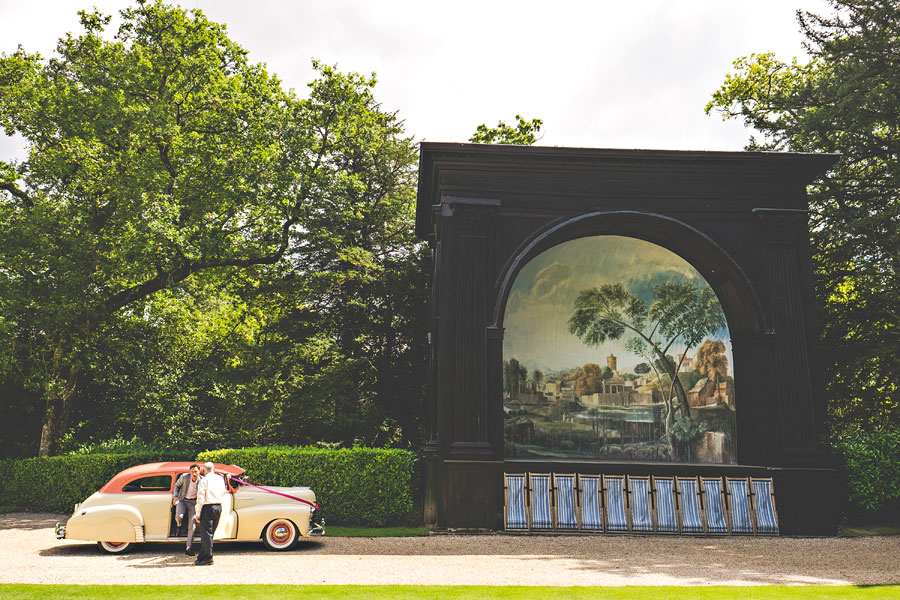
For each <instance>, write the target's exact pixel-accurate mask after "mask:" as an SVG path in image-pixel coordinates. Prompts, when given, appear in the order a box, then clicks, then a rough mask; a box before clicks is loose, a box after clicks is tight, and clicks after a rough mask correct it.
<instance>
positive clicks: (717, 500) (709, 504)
mask: <svg viewBox="0 0 900 600" xmlns="http://www.w3.org/2000/svg"><path fill="white" fill-rule="evenodd" d="M703 491H704V492H706V527H707V529H706V531H707V532H708V533H728V522H727V521H725V505H724V503H723V502H722V480H721V479H705V478H704V479H703Z"/></svg>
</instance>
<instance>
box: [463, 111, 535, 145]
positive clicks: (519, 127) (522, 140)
mask: <svg viewBox="0 0 900 600" xmlns="http://www.w3.org/2000/svg"><path fill="white" fill-rule="evenodd" d="M516 121H517V123H516V125H515V126H513V125H507V124H506V123H504V122H503V121H498V122H497V126H496V127H488V126H487V125H485V124H484V123H482V124H481V125H479V126H478V128H477V129H476V130H475V133H474V134H472V137H470V138H469V141H470V142H474V143H476V144H513V145H516V146H530V145H532V144H534V143H535V142H536V141H538V139H540V138H538V137H537V134H538V133H540V132H541V125H543V124H544V122H543V121H542V120H541V119H532V120H531V121H526V120H525V119H523V118H522V115H516Z"/></svg>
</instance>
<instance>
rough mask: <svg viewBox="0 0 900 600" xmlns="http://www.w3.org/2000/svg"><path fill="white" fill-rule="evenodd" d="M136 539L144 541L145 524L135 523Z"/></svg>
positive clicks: (136, 540)
mask: <svg viewBox="0 0 900 600" xmlns="http://www.w3.org/2000/svg"><path fill="white" fill-rule="evenodd" d="M134 541H135V542H143V541H144V526H143V525H135V526H134Z"/></svg>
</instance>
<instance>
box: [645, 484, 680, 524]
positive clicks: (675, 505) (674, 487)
mask: <svg viewBox="0 0 900 600" xmlns="http://www.w3.org/2000/svg"><path fill="white" fill-rule="evenodd" d="M659 481H667V482H670V483H671V484H672V519H673V521H674V525H675V530H674V531H662V530H660V521H659V507H660V504H662V503H663V502H665V500H664V498H663V495H664V492H661V491H660V490H659V486H658V483H657V482H659ZM651 482H652V485H653V497H654V499H655V500H656V510H655V511H654V512H655V515H656V529H655V530H654V531H655V532H656V533H659V534H664V535H677V534H679V533H681V518H680V517H679V514H678V482H677V481H676V480H675V477H656V476H653V477H651Z"/></svg>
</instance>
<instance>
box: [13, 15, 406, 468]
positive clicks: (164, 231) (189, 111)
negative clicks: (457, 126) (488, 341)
mask: <svg viewBox="0 0 900 600" xmlns="http://www.w3.org/2000/svg"><path fill="white" fill-rule="evenodd" d="M80 15H81V24H82V26H83V28H84V33H82V34H81V35H79V36H74V35H72V34H69V35H67V36H66V37H64V38H62V39H61V40H60V42H59V44H58V46H57V52H58V54H59V56H57V57H54V58H52V59H50V60H49V61H44V60H43V59H42V58H41V57H40V56H39V55H37V54H28V53H26V52H25V51H24V50H22V49H21V48H20V49H19V50H18V51H17V52H15V53H13V54H11V55H3V56H0V123H2V125H3V127H4V129H5V130H6V132H7V133H8V134H13V133H18V134H20V135H21V136H22V137H23V138H24V139H25V140H26V141H27V143H28V157H27V158H26V159H25V160H24V161H22V162H20V163H14V162H2V163H0V221H2V222H3V223H4V224H5V225H4V227H3V228H2V229H0V264H2V265H3V269H2V270H0V314H2V315H3V318H2V321H0V335H2V336H3V338H4V340H3V343H2V344H0V347H4V348H7V347H12V348H13V350H12V351H11V353H10V354H9V355H7V356H4V360H6V361H7V362H6V367H5V368H2V369H0V372H2V371H5V372H7V373H8V372H10V371H12V370H13V369H14V368H15V369H16V370H18V371H22V372H24V371H27V372H28V373H29V378H28V379H29V381H28V383H27V385H28V386H30V388H29V389H32V390H34V393H35V394H36V395H39V396H40V401H41V403H42V405H43V406H42V409H41V412H42V413H43V417H42V420H41V421H42V422H41V441H40V449H39V452H40V454H41V455H46V454H50V453H53V452H54V451H55V449H56V447H57V444H58V442H59V439H60V437H61V436H62V434H63V433H64V432H65V431H66V429H67V427H68V424H69V417H70V415H71V408H72V407H71V403H70V401H71V399H72V397H73V394H74V393H75V390H76V388H77V385H78V382H79V378H80V375H81V373H82V372H83V371H84V369H86V368H88V366H89V365H87V363H86V360H87V355H86V351H87V349H88V348H89V347H91V345H92V344H94V342H95V341H96V339H97V335H99V333H98V332H102V331H103V330H104V327H109V326H110V325H111V324H112V323H113V321H115V319H116V318H118V317H119V316H123V315H136V316H138V317H140V313H139V312H137V311H140V310H142V309H144V307H145V306H146V304H145V301H146V300H147V299H149V298H151V297H153V296H154V295H155V294H159V293H160V292H162V291H164V290H171V291H177V289H178V288H179V286H180V285H182V284H183V282H185V281H187V280H188V278H198V277H202V278H207V277H209V278H216V277H219V276H221V274H223V273H227V272H230V271H233V270H236V269H237V270H245V271H248V272H254V273H255V274H256V275H259V274H260V273H261V270H264V269H267V268H274V267H275V266H278V265H285V264H289V265H291V266H296V270H300V271H302V270H303V265H304V264H307V261H310V262H311V259H312V258H313V257H322V256H324V255H329V256H332V257H335V256H337V257H340V260H339V261H337V262H339V263H340V264H341V265H342V267H343V272H342V273H339V274H332V275H331V279H330V281H331V282H332V284H333V287H334V288H336V287H339V285H340V282H343V281H348V280H350V279H353V278H355V277H358V276H361V275H360V273H364V274H365V276H366V277H373V278H378V277H382V276H383V275H379V274H378V271H379V269H377V268H370V267H371V263H372V260H371V257H372V256H373V254H375V253H377V252H379V251H385V252H387V253H388V254H389V256H388V258H391V259H394V260H398V261H403V260H406V258H405V257H404V256H403V253H402V252H395V250H396V246H390V245H386V246H378V247H377V248H374V247H373V248H366V247H365V246H362V247H361V246H360V245H356V246H353V245H349V244H346V243H345V242H346V240H345V239H340V240H335V239H334V237H340V235H341V233H342V232H336V231H335V230H334V227H335V225H336V222H340V219H343V220H344V221H343V222H346V220H347V219H349V218H350V217H349V216H348V213H352V216H353V217H354V218H356V219H358V220H365V219H367V218H370V217H372V216H373V213H377V211H379V210H381V211H390V210H396V205H397V204H398V203H402V202H404V201H405V199H404V197H403V196H402V195H401V196H399V197H398V196H397V194H396V193H395V188H390V189H388V187H385V188H383V189H382V188H378V187H377V185H378V178H379V177H381V176H382V174H383V173H385V172H391V173H392V175H391V177H393V178H394V179H396V176H397V175H400V176H401V177H403V176H407V177H408V173H409V168H408V163H409V158H410V156H414V150H413V149H411V144H410V142H408V141H399V142H398V141H397V140H398V137H397V136H398V129H399V125H398V122H397V119H396V116H395V115H393V114H391V113H384V112H382V111H381V110H380V108H379V106H378V104H377V103H376V102H375V101H374V100H373V98H372V93H371V89H372V87H373V86H374V85H375V80H374V77H373V78H366V77H362V76H359V75H356V74H351V75H348V76H344V75H341V74H339V73H337V72H336V71H335V70H334V69H332V68H331V67H327V66H324V65H321V64H318V63H315V64H314V66H315V68H316V69H317V70H318V72H319V79H317V80H316V81H315V82H313V83H312V84H311V85H310V92H309V97H308V98H306V99H302V100H301V99H298V98H297V97H296V95H295V94H294V93H293V92H292V91H285V90H284V89H282V87H281V84H280V82H279V81H278V80H277V78H275V77H274V76H272V75H269V74H268V73H267V72H266V70H265V69H264V68H263V67H262V66H260V65H253V64H251V63H249V62H248V60H247V53H246V51H245V50H243V49H242V48H241V47H240V46H238V45H237V44H235V43H234V42H232V41H231V40H229V39H228V37H227V35H226V33H225V28H224V27H223V26H221V25H218V24H215V23H212V22H210V21H208V20H207V19H206V18H205V17H204V16H203V14H202V13H201V12H199V11H191V12H186V11H183V10H181V9H178V8H173V7H170V6H167V5H164V4H162V3H161V2H158V1H157V2H147V1H144V0H139V1H138V2H137V5H136V6H135V7H134V8H129V9H127V10H124V11H122V24H121V25H120V27H119V29H118V33H117V34H116V35H115V36H114V39H113V40H107V39H104V37H103V33H104V26H105V25H107V24H108V23H109V21H110V19H109V17H106V16H103V15H101V14H99V13H97V12H93V13H86V12H82V13H80ZM376 130H377V131H376ZM360 131H362V132H364V134H363V135H362V136H361V138H362V139H363V140H365V141H367V142H373V140H376V139H380V140H382V141H383V143H382V144H381V145H380V146H364V145H362V144H360V143H359V141H358V139H359V138H357V135H358V134H359V133H360ZM372 163H376V165H375V168H374V169H373V170H372V172H371V173H369V175H370V178H371V180H367V179H366V178H365V177H362V176H360V175H359V173H358V169H359V168H362V167H361V165H364V164H368V165H371V164H372ZM395 183H396V182H395ZM367 186H369V187H367ZM347 198H360V199H361V201H362V202H366V203H369V204H371V205H373V206H371V207H370V208H371V209H372V210H369V211H359V210H357V211H355V212H354V208H353V207H352V206H350V205H349V204H348V203H347V202H342V201H343V200H346V199H347ZM407 199H408V197H407ZM406 208H407V210H411V209H409V207H406ZM337 209H340V211H342V212H339V215H338V217H339V218H336V217H335V215H334V213H333V212H332V211H333V210H337ZM394 225H398V224H397V223H394ZM378 227H379V223H378V222H377V221H368V223H367V224H366V225H365V226H359V227H357V228H356V229H354V232H355V234H356V235H361V236H365V235H366V233H367V231H368V232H371V230H374V229H377V228H378ZM402 227H405V225H400V229H402ZM329 228H331V229H330V230H329ZM332 233H333V234H335V235H334V237H333V236H331V235H330V234H332ZM384 235H385V236H387V237H389V236H391V235H394V236H397V237H398V238H400V237H402V236H403V235H405V231H400V230H390V231H386V232H384ZM401 246H402V244H401ZM392 252H393V254H391V253H392ZM329 253H330V254H329ZM407 254H408V253H407ZM285 261H289V262H288V263H285ZM331 264H336V263H331ZM382 264H383V262H382ZM306 279H307V280H308V278H306ZM323 310H324V308H323ZM7 344H9V345H7Z"/></svg>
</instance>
